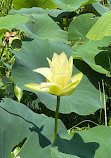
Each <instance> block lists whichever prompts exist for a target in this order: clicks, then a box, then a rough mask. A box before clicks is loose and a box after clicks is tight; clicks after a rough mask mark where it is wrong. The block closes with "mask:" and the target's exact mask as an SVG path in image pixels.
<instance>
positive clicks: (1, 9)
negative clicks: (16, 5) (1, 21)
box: [0, 0, 12, 17]
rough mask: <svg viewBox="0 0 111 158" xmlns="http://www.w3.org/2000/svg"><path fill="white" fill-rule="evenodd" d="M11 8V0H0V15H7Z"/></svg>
mask: <svg viewBox="0 0 111 158" xmlns="http://www.w3.org/2000/svg"><path fill="white" fill-rule="evenodd" d="M11 8H12V0H1V1H0V17H2V16H5V15H7V14H8V13H9V10H10V9H11Z"/></svg>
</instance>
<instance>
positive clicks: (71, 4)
mask: <svg viewBox="0 0 111 158" xmlns="http://www.w3.org/2000/svg"><path fill="white" fill-rule="evenodd" d="M52 1H53V2H54V3H55V4H56V5H57V7H58V8H60V9H62V10H65V11H74V10H76V9H78V8H79V7H80V6H82V5H86V4H89V3H93V2H97V1H98V0H82V1H81V0H77V1H76V0H68V1H67V0H52Z"/></svg>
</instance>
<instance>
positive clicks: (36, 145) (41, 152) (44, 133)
mask: <svg viewBox="0 0 111 158" xmlns="http://www.w3.org/2000/svg"><path fill="white" fill-rule="evenodd" d="M58 125H59V126H58V135H57V139H56V141H55V144H54V146H53V147H51V142H52V137H53V130H54V119H52V118H48V117H46V116H43V115H39V114H36V113H34V112H32V111H31V110H30V109H28V108H27V107H26V106H25V105H23V104H20V103H17V102H15V101H13V100H11V99H8V98H5V99H4V101H3V102H2V103H0V157H1V158H9V156H10V153H11V150H12V149H13V148H14V147H15V146H16V145H17V144H19V143H20V142H21V141H23V140H24V139H26V141H25V143H24V145H23V146H22V148H21V150H20V152H19V153H18V156H20V157H21V158H31V157H33V158H40V157H43V158H44V157H45V158H50V157H51V158H80V157H81V158H83V157H84V158H100V157H102V158H109V157H110V155H111V150H110V146H111V139H110V138H111V128H110V127H105V126H100V127H95V128H92V129H89V130H87V131H80V132H74V133H73V132H72V133H71V134H69V135H68V134H67V131H66V128H65V127H64V125H63V124H62V123H61V122H60V121H59V124H58ZM50 149H51V150H50ZM51 155H52V156H51Z"/></svg>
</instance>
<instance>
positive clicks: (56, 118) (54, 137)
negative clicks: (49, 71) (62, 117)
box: [53, 96, 60, 143]
mask: <svg viewBox="0 0 111 158" xmlns="http://www.w3.org/2000/svg"><path fill="white" fill-rule="evenodd" d="M59 106H60V97H59V96H57V106H56V112H55V128H54V136H53V143H54V141H55V139H56V135H57V126H58V116H59Z"/></svg>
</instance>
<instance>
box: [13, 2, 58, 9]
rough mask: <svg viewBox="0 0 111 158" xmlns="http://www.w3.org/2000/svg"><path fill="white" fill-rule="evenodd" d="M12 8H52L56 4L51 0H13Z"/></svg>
mask: <svg viewBox="0 0 111 158" xmlns="http://www.w3.org/2000/svg"><path fill="white" fill-rule="evenodd" d="M13 5H14V9H21V8H32V7H41V8H44V9H46V8H49V9H54V8H55V7H56V5H55V4H54V3H53V2H52V1H51V0H28V1H27V0H19V1H18V0H13Z"/></svg>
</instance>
